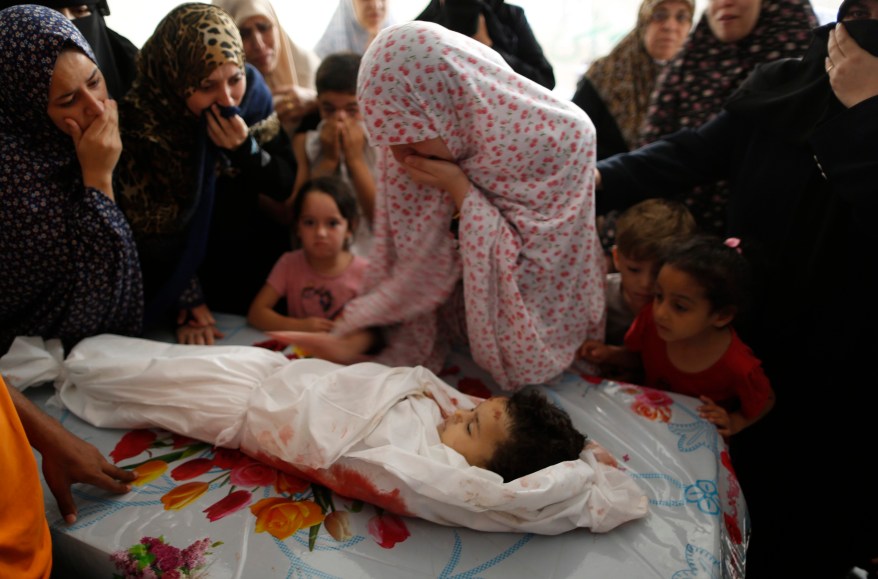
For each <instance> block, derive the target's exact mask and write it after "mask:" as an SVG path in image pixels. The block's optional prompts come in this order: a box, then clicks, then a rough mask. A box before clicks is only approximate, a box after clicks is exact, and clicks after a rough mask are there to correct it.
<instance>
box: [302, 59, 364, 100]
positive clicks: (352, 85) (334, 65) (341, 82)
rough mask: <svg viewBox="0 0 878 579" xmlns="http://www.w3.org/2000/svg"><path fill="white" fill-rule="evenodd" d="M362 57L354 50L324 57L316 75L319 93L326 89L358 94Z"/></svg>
mask: <svg viewBox="0 0 878 579" xmlns="http://www.w3.org/2000/svg"><path fill="white" fill-rule="evenodd" d="M361 59H362V57H361V56H360V55H359V54H356V53H354V52H336V53H335V54H330V55H328V56H327V57H326V58H324V59H323V61H322V62H321V63H320V66H318V67H317V72H316V73H315V77H314V84H315V86H316V88H317V94H320V93H322V92H326V91H333V92H341V93H345V94H357V73H358V72H359V70H360V60H361Z"/></svg>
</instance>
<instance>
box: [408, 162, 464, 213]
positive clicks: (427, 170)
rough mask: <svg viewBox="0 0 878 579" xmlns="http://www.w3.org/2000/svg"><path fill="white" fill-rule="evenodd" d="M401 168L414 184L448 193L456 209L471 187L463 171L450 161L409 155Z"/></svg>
mask: <svg viewBox="0 0 878 579" xmlns="http://www.w3.org/2000/svg"><path fill="white" fill-rule="evenodd" d="M403 167H404V168H405V170H406V172H407V173H408V174H409V176H410V177H411V178H412V180H413V181H414V182H415V183H419V184H421V185H427V186H429V187H438V188H439V189H444V190H445V191H448V193H450V194H451V198H452V199H454V203H455V205H457V208H458V209H460V206H461V204H463V198H464V197H465V196H466V193H467V191H469V188H470V187H471V186H472V183H470V180H469V178H467V176H466V173H464V172H463V169H461V168H460V167H458V166H457V165H456V164H455V163H452V162H450V161H443V160H442V159H428V158H427V157H420V156H418V155H409V156H408V157H406V158H405V160H404V163H403Z"/></svg>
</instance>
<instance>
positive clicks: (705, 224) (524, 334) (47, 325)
mask: <svg viewBox="0 0 878 579" xmlns="http://www.w3.org/2000/svg"><path fill="white" fill-rule="evenodd" d="M17 4H18V3H17V2H5V3H2V4H0V8H4V9H3V10H2V11H0V81H2V82H0V139H2V140H3V143H4V145H5V146H4V147H3V152H2V153H0V199H2V201H0V280H2V281H0V284H2V285H0V288H2V289H0V355H2V354H3V353H4V352H6V351H7V350H8V348H9V347H10V345H11V343H12V341H13V339H14V338H15V337H16V336H20V335H32V336H41V337H43V338H46V339H49V338H58V339H60V340H61V341H62V343H63V344H64V346H65V347H66V348H70V347H72V346H73V345H75V344H76V343H77V342H78V341H80V340H81V339H83V338H85V337H88V336H93V335H97V334H101V333H116V334H123V335H130V336H137V335H141V334H142V333H143V332H144V331H147V330H150V329H155V328H175V329H176V337H177V339H178V341H179V342H180V343H183V344H213V343H214V342H215V341H216V340H218V339H220V338H222V334H221V332H220V331H219V329H218V328H217V325H216V322H215V318H214V312H228V313H235V314H241V315H244V314H246V315H247V317H248V321H249V322H250V323H251V324H252V325H253V326H255V327H257V328H259V329H263V330H272V331H281V332H283V333H282V334H278V335H279V336H282V337H283V339H284V340H289V341H291V342H293V343H295V344H296V345H298V346H300V347H302V348H304V349H305V350H306V351H308V352H310V353H311V354H312V355H314V356H316V357H321V358H325V359H328V360H332V361H335V362H340V363H353V362H357V361H361V360H367V359H368V360H375V361H378V362H381V363H384V364H387V365H390V366H415V365H423V366H426V367H427V368H430V369H432V370H435V371H439V370H440V369H441V368H442V364H443V362H444V361H445V359H446V356H447V354H448V352H449V351H450V349H451V348H452V347H461V348H466V349H467V350H468V351H469V352H470V354H471V356H472V358H473V360H474V361H475V362H476V363H477V364H478V365H479V366H480V367H482V368H483V369H485V370H486V371H487V372H488V373H489V374H490V375H491V377H492V378H493V379H494V381H495V382H496V383H497V385H498V386H499V387H500V388H502V389H506V390H519V389H521V388H523V387H524V386H526V385H530V384H540V383H548V382H550V381H551V380H552V378H554V377H555V376H557V375H559V374H560V373H562V372H563V371H564V370H565V369H567V368H569V367H570V366H571V365H572V364H576V365H577V367H578V368H580V369H582V368H585V369H586V371H589V372H592V373H597V374H601V375H604V376H607V377H612V378H617V379H624V380H626V381H632V382H636V383H640V384H644V385H648V386H651V387H655V388H661V389H666V390H670V391H673V392H678V393H681V394H687V395H690V396H695V397H697V398H700V399H701V400H702V406H701V407H700V412H701V416H702V417H703V418H704V419H705V420H707V421H709V422H711V423H713V424H715V425H716V427H717V430H718V432H719V434H720V435H722V436H723V437H725V439H726V441H727V442H728V444H729V445H730V448H731V451H732V459H733V462H734V466H735V468H736V470H737V474H738V478H739V480H740V483H741V487H742V489H743V492H744V494H745V496H746V498H747V501H748V505H749V509H750V513H751V518H752V528H753V533H752V538H751V547H750V551H749V553H748V562H747V564H748V577H751V576H752V577H757V578H758V577H772V576H781V575H792V576H795V575H799V574H802V575H804V574H806V573H807V574H808V575H809V576H821V577H844V574H845V573H846V572H847V571H848V569H850V568H851V567H852V566H854V565H859V566H861V567H864V568H870V569H872V570H873V571H874V570H876V568H878V559H875V558H874V557H878V531H876V525H878V513H876V512H875V507H874V501H871V500H870V499H869V497H870V493H869V491H870V490H871V488H870V485H869V478H868V475H867V474H866V473H865V472H863V470H861V469H860V468H859V467H858V466H857V465H859V464H862V459H863V458H866V457H867V456H869V451H871V449H872V448H873V444H872V443H874V441H875V440H874V439H875V437H874V435H873V434H870V429H869V428H868V427H867V425H868V423H869V420H870V418H871V413H872V412H873V408H875V402H876V400H875V395H874V394H873V393H872V390H873V389H872V388H869V387H868V385H864V387H863V388H858V389H857V390H856V392H857V397H858V400H856V401H852V400H851V399H850V398H849V397H848V396H846V395H844V394H840V393H837V392H842V390H843V389H842V388H838V389H836V390H837V392H831V393H830V394H828V395H825V394H820V393H819V392H820V391H822V390H826V386H829V385H831V384H833V385H834V384H840V385H843V386H844V387H845V388H849V389H850V390H851V391H853V388H854V385H855V384H859V383H860V381H861V380H862V377H863V376H868V375H870V370H871V368H870V367H868V366H867V364H868V363H869V361H870V360H871V358H870V354H874V353H875V352H876V340H875V337H874V335H875V334H874V332H873V331H872V328H873V327H874V323H873V322H875V320H873V318H874V314H873V313H872V309H871V308H869V307H868V305H867V302H866V300H867V299H868V298H869V297H870V296H872V295H874V294H875V290H878V287H876V279H875V278H876V276H875V275H874V271H873V269H874V263H875V259H874V257H873V256H872V247H873V243H874V242H875V239H874V238H875V233H874V229H873V228H872V227H870V224H869V219H870V217H871V215H870V211H869V210H870V209H871V208H873V207H874V206H875V204H876V199H878V195H876V193H878V191H876V185H875V183H876V182H878V180H876V176H878V175H876V173H878V154H876V147H875V144H874V143H875V142H876V140H875V138H876V137H878V122H876V118H878V117H876V113H878V0H844V1H843V2H842V3H841V6H840V8H839V11H838V17H837V20H838V23H837V24H836V23H832V24H830V25H825V26H822V27H817V20H816V17H815V14H814V11H813V9H812V7H811V5H810V3H809V2H808V0H710V1H709V2H708V5H707V8H706V9H705V11H704V14H703V16H702V17H701V18H700V20H699V21H698V23H697V24H695V25H694V26H693V22H694V20H695V6H694V3H693V2H692V1H691V0H643V2H642V4H641V6H640V8H639V11H638V14H637V23H636V26H635V28H634V29H633V30H632V31H631V32H630V33H629V34H628V35H627V36H625V37H624V38H623V39H622V40H621V41H620V42H619V44H618V45H617V46H616V47H615V48H614V49H613V50H612V51H611V53H610V54H609V55H607V56H606V57H604V58H601V59H598V60H596V61H595V62H594V63H592V65H591V66H590V68H589V69H588V70H587V72H586V73H585V75H584V76H583V78H582V79H581V80H580V82H579V85H578V87H577V91H576V94H575V95H574V96H573V98H572V100H568V99H565V98H562V97H561V96H559V95H557V94H555V93H553V92H551V91H550V90H548V89H551V88H552V87H553V86H554V76H553V72H552V66H551V64H550V63H549V62H548V60H547V59H546V57H545V55H544V54H543V51H542V49H541V48H540V46H539V43H538V42H537V40H536V38H535V36H534V34H533V32H532V31H531V29H530V26H529V25H528V23H527V19H526V18H525V16H524V12H523V11H522V10H521V8H519V7H516V6H512V5H507V4H505V2H503V0H431V1H430V2H429V4H428V6H426V8H425V9H424V11H423V12H422V13H421V14H420V15H419V16H418V18H417V20H416V21H414V22H408V23H401V24H395V23H394V19H393V17H392V15H391V12H390V10H389V8H388V4H387V2H386V1H383V0H377V1H376V0H340V1H339V5H338V8H337V10H336V12H335V14H334V15H333V17H332V20H331V22H330V24H329V26H328V28H327V30H326V32H325V34H324V35H323V37H322V38H321V39H320V41H319V42H318V43H317V45H316V46H315V48H314V50H313V51H311V50H308V49H307V48H304V47H302V46H300V45H297V44H296V43H295V42H294V39H291V38H290V36H289V35H288V34H287V33H286V32H285V31H284V28H283V26H282V25H281V22H280V21H279V20H278V18H277V15H276V13H275V11H274V8H273V7H272V5H271V4H270V2H269V1H268V0H214V2H213V4H202V3H188V4H182V5H180V6H178V7H176V8H174V9H173V10H172V11H171V12H170V13H169V14H168V15H167V16H165V18H164V19H162V21H161V22H160V23H159V24H158V26H157V28H156V30H155V32H154V33H153V35H152V36H151V37H150V38H149V40H147V41H146V43H145V44H144V45H143V46H142V47H141V48H140V49H139V50H138V49H137V48H136V47H134V46H133V45H131V43H130V42H128V41H127V40H125V39H124V38H123V37H121V36H120V35H118V34H117V33H115V32H113V31H112V30H110V29H108V28H107V27H106V23H105V22H104V16H105V15H106V14H108V13H109V8H108V6H107V4H106V2H105V1H102V2H95V3H86V4H82V3H77V2H69V1H66V0H59V1H46V2H42V3H41V4H42V5H20V6H19V5H17ZM7 6H8V8H7ZM437 46H441V47H442V50H436V47H437ZM117 103H118V104H117ZM608 266H609V270H611V271H610V272H609V273H608ZM805 392H808V394H804V393H805ZM860 392H863V394H862V395H861V394H860ZM818 397H819V400H820V402H819V404H814V403H813V402H812V401H813V400H814V399H816V398H818ZM863 398H864V399H863ZM0 406H2V420H0V428H2V431H3V433H4V434H3V436H2V437H0V440H2V441H3V442H2V444H3V446H4V449H7V450H8V452H7V451H4V455H3V456H4V458H3V460H4V461H15V464H16V470H22V469H23V470H25V471H27V473H26V475H23V476H22V477H21V478H20V479H13V480H12V482H11V483H10V481H9V479H7V481H6V482H4V483H3V484H4V485H5V484H7V483H8V484H14V485H33V484H36V483H34V480H35V474H34V473H33V472H32V471H33V470H34V465H32V464H28V465H27V467H26V468H25V467H24V466H22V465H20V464H19V461H25V458H22V457H23V456H24V455H27V452H25V451H22V443H23V441H24V440H25V438H24V435H25V434H26V435H27V440H29V441H30V443H31V444H32V445H33V446H34V447H35V448H37V449H38V450H39V451H40V452H41V453H42V454H43V457H44V460H43V468H44V474H45V478H46V481H47V482H48V483H49V486H50V488H51V490H52V492H53V493H54V494H55V496H56V498H57V499H58V501H59V505H61V508H62V513H63V514H64V515H65V517H67V518H68V520H72V519H73V518H74V517H75V512H76V511H75V505H74V504H73V502H72V500H71V498H70V492H69V485H70V484H71V482H79V481H84V482H91V483H94V484H98V485H99V486H102V487H104V488H106V489H108V490H112V491H116V492H124V490H125V489H126V488H127V487H126V485H125V483H124V481H126V480H128V479H129V478H130V476H129V473H125V472H120V471H119V470H118V469H114V468H113V467H111V466H110V465H109V464H107V463H106V461H105V460H103V459H102V458H101V457H100V455H99V453H97V451H96V449H94V448H93V447H91V446H90V445H88V444H87V443H84V442H82V441H80V440H78V439H76V438H75V437H73V436H72V435H69V434H67V433H66V431H64V429H63V428H62V427H61V426H60V425H58V424H57V423H55V422H53V421H52V420H51V419H49V418H48V417H46V416H45V415H43V414H42V413H41V412H40V411H39V410H38V409H36V408H35V407H34V406H33V405H32V404H30V403H29V402H28V401H27V399H26V398H25V397H24V396H22V395H21V394H20V393H18V392H17V391H15V390H14V389H12V388H10V389H9V391H8V393H7V389H6V387H5V386H4V387H3V388H2V391H0ZM818 406H819V408H818ZM815 424H819V425H820V427H821V431H825V432H826V433H827V436H829V435H832V436H834V435H837V434H839V433H842V432H843V433H845V434H846V436H845V439H846V442H845V443H844V444H837V445H834V447H833V456H832V457H831V460H832V462H833V463H834V465H842V467H841V469H842V470H844V473H843V474H841V475H839V474H838V472H837V471H838V467H837V466H836V468H835V469H834V471H836V472H834V473H833V475H832V477H825V476H824V477H822V478H823V480H826V481H829V480H831V479H832V478H834V479H836V480H838V482H839V483H841V484H842V488H844V489H845V491H846V492H845V494H846V495H848V496H849V497H851V496H856V497H859V498H860V499H861V500H860V501H859V502H858V503H857V504H856V506H853V505H850V504H842V502H841V501H839V504H837V505H832V506H831V507H830V508H828V509H827V508H822V509H820V512H819V515H818V514H817V513H815V512H814V506H813V503H814V501H813V493H814V492H819V490H818V491H815V489H814V485H809V484H807V483H805V482H804V480H803V479H804V478H806V477H808V476H809V475H811V474H812V473H813V474H817V472H816V469H818V468H819V469H825V468H826V465H822V466H821V465H816V466H815V463H817V462H818V461H815V460H814V459H815V450H814V445H809V444H807V443H803V441H802V440H801V434H802V433H803V432H808V431H810V430H812V429H813V427H814V425H815ZM7 434H8V436H7ZM7 457H8V458H7ZM27 462H29V463H32V460H30V461H27ZM823 462H826V460H825V459H824V461H823ZM7 464H10V463H7ZM805 465H808V466H807V467H806V466H805ZM779 481H786V482H784V484H785V485H786V487H785V488H782V489H780V488H778V486H777V485H778V484H780V483H779ZM0 488H5V487H0ZM12 488H13V487H10V489H12ZM14 488H19V487H17V486H16V487H14ZM805 488H808V490H807V491H806V490H804V489H805ZM827 490H829V489H827ZM824 492H825V491H824ZM830 492H832V491H830ZM778 493H780V494H785V498H784V499H782V500H781V499H778ZM4 496H17V495H16V492H15V491H14V490H9V491H8V492H6V493H4ZM31 496H33V495H31ZM826 498H827V496H824V497H823V499H824V500H825V499H826ZM41 500H42V499H41V498H40V497H38V496H37V497H35V502H33V503H26V504H25V503H20V504H18V505H17V509H18V511H16V512H21V513H25V512H26V513H27V516H19V515H15V516H14V518H15V519H16V520H17V521H18V523H19V524H21V525H25V526H26V527H21V528H19V527H15V528H14V529H13V528H12V527H8V528H9V529H10V530H9V531H7V527H6V525H5V524H4V526H3V529H2V530H0V575H3V576H5V575H6V574H7V571H8V574H10V576H13V575H14V576H45V575H46V574H47V573H48V569H49V566H50V557H49V556H48V555H47V552H46V548H47V545H48V543H49V541H48V536H47V532H46V526H45V525H46V523H45V519H44V518H41V517H39V516H36V517H34V516H33V513H34V511H35V509H36V510H38V509H40V508H41V504H42V502H41ZM4 504H5V503H4ZM827 511H829V512H827ZM3 516H4V521H5V520H6V517H7V515H6V514H5V512H4V515H3ZM10 516H11V515H10ZM817 518H819V523H818V524H820V528H821V529H826V532H825V533H821V534H820V541H821V547H820V549H819V550H811V551H809V552H808V556H804V554H803V553H800V552H799V551H800V549H801V547H802V546H803V544H805V545H806V544H807V543H808V541H809V540H811V539H809V538H807V537H805V538H803V537H802V536H801V534H799V533H801V532H802V531H801V529H804V528H806V527H807V526H808V525H809V524H810V525H812V526H813V524H814V522H815V519H817ZM25 529H28V530H25ZM22 533H29V536H31V537H35V538H36V537H39V539H35V541H34V542H33V543H28V544H22V543H20V542H16V537H18V536H20V535H21V534H22ZM815 551H819V552H815Z"/></svg>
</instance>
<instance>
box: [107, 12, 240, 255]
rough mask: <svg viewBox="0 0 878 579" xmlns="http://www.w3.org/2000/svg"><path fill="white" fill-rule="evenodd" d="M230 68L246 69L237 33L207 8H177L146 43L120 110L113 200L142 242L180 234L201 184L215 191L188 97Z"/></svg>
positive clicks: (226, 18)
mask: <svg viewBox="0 0 878 579" xmlns="http://www.w3.org/2000/svg"><path fill="white" fill-rule="evenodd" d="M229 62H232V63H234V64H236V65H238V66H240V67H241V69H242V70H243V69H244V48H243V45H242V43H241V36H240V34H239V33H238V27H237V26H235V23H234V21H233V20H232V18H231V17H230V16H229V15H228V14H226V13H225V12H223V11H222V10H221V9H220V8H218V7H216V6H211V5H209V4H194V3H193V4H183V5H180V6H178V7H177V8H175V9H174V10H172V11H171V12H170V13H169V14H168V15H167V16H165V18H164V19H163V20H162V21H161V22H160V23H159V25H158V26H157V27H156V30H155V32H154V33H153V35H152V37H150V39H149V40H147V41H146V43H145V44H144V45H143V48H142V50H141V51H140V54H139V56H138V59H137V77H136V78H135V80H134V84H133V86H132V87H131V90H130V91H129V92H128V94H127V95H126V96H125V98H124V99H123V100H122V103H121V106H120V113H119V116H120V123H121V125H122V144H123V151H122V159H121V160H120V163H119V176H118V181H119V187H118V194H117V196H118V200H119V205H120V206H121V207H122V209H123V210H124V211H125V214H126V216H127V217H128V220H129V222H130V223H131V226H132V228H133V230H134V233H135V236H136V237H137V238H138V241H139V242H142V241H143V239H144V238H145V237H149V236H155V235H159V236H161V235H165V234H177V233H180V232H181V231H182V230H183V229H185V227H186V226H187V223H188V220H189V218H190V217H191V215H192V213H193V212H194V210H195V204H196V203H197V201H198V192H199V190H200V189H201V187H202V183H201V180H202V179H206V180H207V181H209V188H212V183H213V181H212V179H213V172H214V167H213V164H212V163H208V164H207V165H208V166H204V165H205V164H204V163H203V158H199V157H200V156H201V155H200V153H202V152H203V150H204V147H205V146H206V139H207V136H206V134H204V132H203V130H202V129H201V128H200V126H199V118H198V117H197V116H196V115H194V114H193V113H192V112H191V111H190V110H189V109H188V107H187V106H186V98H187V97H189V96H190V95H191V94H192V93H193V92H194V91H195V90H196V88H197V87H198V86H199V85H200V83H201V81H202V80H203V79H205V78H207V77H208V76H210V75H211V73H213V71H214V70H216V69H217V68H218V67H220V66H222V65H224V64H226V63H229ZM205 172H207V173H210V174H206V173H205Z"/></svg>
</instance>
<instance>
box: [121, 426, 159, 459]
mask: <svg viewBox="0 0 878 579" xmlns="http://www.w3.org/2000/svg"><path fill="white" fill-rule="evenodd" d="M156 437H157V434H156V433H155V432H153V431H152V430H132V431H130V432H126V433H125V436H123V437H122V438H121V439H120V440H119V442H117V443H116V447H115V448H114V449H113V450H112V451H111V452H110V458H112V459H113V462H119V461H120V460H125V459H126V458H131V457H132V456H137V455H138V454H140V453H141V452H143V451H145V450H146V449H147V448H149V447H150V445H152V443H153V442H155V439H156Z"/></svg>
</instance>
